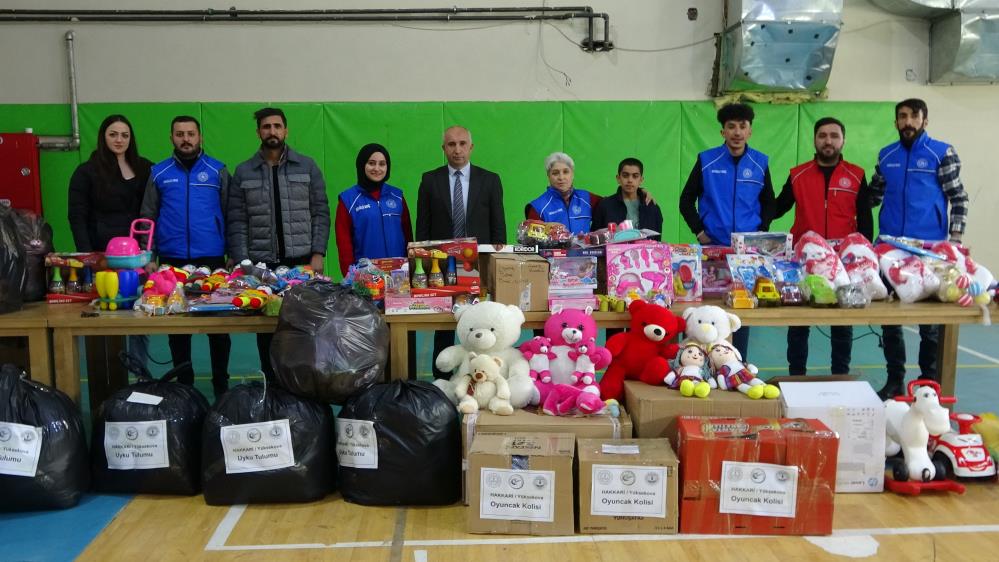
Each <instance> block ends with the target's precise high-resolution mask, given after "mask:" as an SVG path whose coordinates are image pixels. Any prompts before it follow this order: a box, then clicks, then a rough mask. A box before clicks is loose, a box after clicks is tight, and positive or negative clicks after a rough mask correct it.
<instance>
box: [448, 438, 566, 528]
mask: <svg viewBox="0 0 999 562" xmlns="http://www.w3.org/2000/svg"><path fill="white" fill-rule="evenodd" d="M575 450H576V438H575V436H573V435H572V434H569V433H506V434H480V435H477V436H476V437H475V440H474V441H473V442H472V446H471V448H470V450H469V453H468V475H467V479H468V481H467V488H468V499H469V505H468V508H466V510H465V512H466V516H467V522H468V532H469V533H486V534H503V535H571V534H573V532H574V531H575V527H576V521H575V513H574V510H573V499H574V498H573V493H574V491H575V490H574V488H575V486H574V481H573V471H572V465H573V459H574V456H575Z"/></svg>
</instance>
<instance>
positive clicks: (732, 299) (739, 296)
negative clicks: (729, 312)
mask: <svg viewBox="0 0 999 562" xmlns="http://www.w3.org/2000/svg"><path fill="white" fill-rule="evenodd" d="M733 281H734V280H733ZM725 304H726V305H728V307H729V308H756V297H754V296H752V295H750V294H749V291H747V290H746V287H744V286H743V285H742V283H739V282H737V281H734V282H733V283H732V289H731V290H729V292H728V293H726V295H725Z"/></svg>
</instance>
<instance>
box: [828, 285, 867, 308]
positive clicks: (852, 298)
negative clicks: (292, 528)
mask: <svg viewBox="0 0 999 562" xmlns="http://www.w3.org/2000/svg"><path fill="white" fill-rule="evenodd" d="M836 301H837V302H838V303H839V307H840V308H865V307H866V306H867V305H869V304H871V301H870V299H869V298H867V293H866V292H864V289H863V288H862V287H861V286H860V285H857V284H855V283H850V284H849V285H843V286H842V287H839V288H838V289H836Z"/></svg>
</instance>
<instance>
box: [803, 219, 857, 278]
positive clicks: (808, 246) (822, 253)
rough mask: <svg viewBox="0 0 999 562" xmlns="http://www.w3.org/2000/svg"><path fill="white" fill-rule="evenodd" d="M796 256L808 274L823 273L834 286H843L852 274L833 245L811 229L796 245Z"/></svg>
mask: <svg viewBox="0 0 999 562" xmlns="http://www.w3.org/2000/svg"><path fill="white" fill-rule="evenodd" d="M794 257H795V259H796V260H798V262H799V263H800V264H801V265H802V267H803V268H804V270H805V273H806V274H808V275H821V276H822V277H825V278H826V279H827V280H828V281H829V282H830V284H832V286H833V287H834V288H835V287H842V286H843V285H846V284H847V283H849V282H850V276H849V275H847V273H846V268H844V267H843V262H841V261H840V260H839V256H838V255H837V254H836V251H835V250H833V247H832V246H831V245H830V244H829V242H827V241H826V239H825V238H823V237H822V236H821V235H819V234H817V233H815V232H813V231H811V230H809V231H808V232H806V233H805V234H803V235H802V236H801V239H800V240H798V241H797V242H796V243H795V245H794Z"/></svg>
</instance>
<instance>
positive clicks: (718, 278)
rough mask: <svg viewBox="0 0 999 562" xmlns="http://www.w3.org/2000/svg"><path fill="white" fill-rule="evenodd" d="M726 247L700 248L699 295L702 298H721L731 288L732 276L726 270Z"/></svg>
mask: <svg viewBox="0 0 999 562" xmlns="http://www.w3.org/2000/svg"><path fill="white" fill-rule="evenodd" d="M731 253H732V248H730V247H728V246H702V247H701V257H702V258H703V262H702V263H701V293H702V294H703V296H704V297H719V298H720V297H723V296H724V295H725V293H726V292H727V291H728V290H729V289H730V288H731V287H732V274H731V273H730V272H729V270H728V255H729V254H731Z"/></svg>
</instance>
